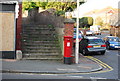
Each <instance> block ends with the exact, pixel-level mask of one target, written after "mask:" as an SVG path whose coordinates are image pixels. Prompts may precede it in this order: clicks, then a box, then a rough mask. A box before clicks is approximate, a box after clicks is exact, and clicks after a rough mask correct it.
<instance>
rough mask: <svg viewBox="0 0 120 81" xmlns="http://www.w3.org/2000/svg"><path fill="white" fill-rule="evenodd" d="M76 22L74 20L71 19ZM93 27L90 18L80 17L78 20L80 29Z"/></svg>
mask: <svg viewBox="0 0 120 81" xmlns="http://www.w3.org/2000/svg"><path fill="white" fill-rule="evenodd" d="M73 20H75V21H76V18H73ZM91 25H93V18H92V17H82V18H80V19H79V26H80V27H81V28H88V27H90V26H91Z"/></svg>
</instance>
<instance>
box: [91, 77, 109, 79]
mask: <svg viewBox="0 0 120 81" xmlns="http://www.w3.org/2000/svg"><path fill="white" fill-rule="evenodd" d="M90 79H107V78H102V77H90Z"/></svg>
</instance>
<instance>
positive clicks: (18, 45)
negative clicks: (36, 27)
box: [16, 4, 22, 50]
mask: <svg viewBox="0 0 120 81" xmlns="http://www.w3.org/2000/svg"><path fill="white" fill-rule="evenodd" d="M21 29H22V4H19V16H18V19H17V28H16V50H21V35H20V34H21Z"/></svg>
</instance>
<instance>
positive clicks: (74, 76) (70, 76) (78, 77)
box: [67, 76, 83, 78]
mask: <svg viewBox="0 0 120 81" xmlns="http://www.w3.org/2000/svg"><path fill="white" fill-rule="evenodd" d="M67 77H74V78H83V76H67Z"/></svg>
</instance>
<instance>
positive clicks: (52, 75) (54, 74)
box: [40, 74, 58, 76]
mask: <svg viewBox="0 0 120 81" xmlns="http://www.w3.org/2000/svg"><path fill="white" fill-rule="evenodd" d="M40 75H45V76H58V75H57V74H40Z"/></svg>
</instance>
